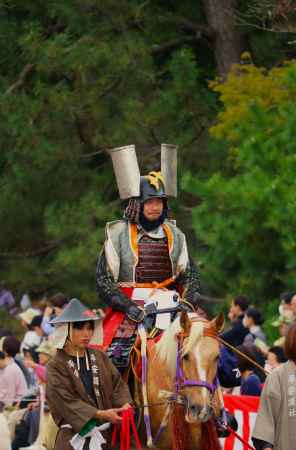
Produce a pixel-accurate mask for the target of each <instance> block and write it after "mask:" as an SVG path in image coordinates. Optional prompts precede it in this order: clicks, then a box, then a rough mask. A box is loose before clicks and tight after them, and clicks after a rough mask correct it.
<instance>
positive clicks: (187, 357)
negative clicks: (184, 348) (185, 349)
mask: <svg viewBox="0 0 296 450" xmlns="http://www.w3.org/2000/svg"><path fill="white" fill-rule="evenodd" d="M183 359H185V361H189V355H188V353H185V355H184V356H183Z"/></svg>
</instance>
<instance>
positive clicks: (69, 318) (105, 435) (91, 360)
mask: <svg viewBox="0 0 296 450" xmlns="http://www.w3.org/2000/svg"><path fill="white" fill-rule="evenodd" d="M100 319H101V318H100V317H98V316H97V315H96V314H94V313H93V312H92V311H90V310H88V309H87V308H86V307H85V306H84V305H82V304H81V303H80V302H79V301H78V300H77V299H73V300H71V302H70V303H69V305H68V306H67V307H66V308H65V309H64V311H63V313H62V314H61V315H60V316H59V317H57V318H56V319H54V321H53V323H54V324H55V326H56V330H55V332H54V345H55V346H56V347H57V349H58V350H57V354H56V356H54V357H53V358H52V359H51V361H50V362H49V364H48V366H47V367H48V383H47V390H46V395H47V400H48V404H49V407H50V411H51V414H52V416H53V419H54V421H55V423H56V424H57V426H58V427H59V431H58V435H57V439H56V443H55V447H54V449H55V450H73V448H74V450H75V449H77V450H78V449H82V448H83V450H88V449H89V448H90V445H91V440H92V444H93V445H94V446H95V447H94V448H96V450H99V449H102V450H106V449H107V448H109V442H110V432H111V425H112V424H117V423H120V421H121V417H120V412H121V411H123V410H124V409H125V408H127V407H129V404H130V403H131V397H130V394H129V390H128V387H127V385H126V383H125V382H124V381H123V380H122V378H121V376H120V374H119V372H118V371H117V369H116V368H115V367H114V366H113V364H112V363H111V361H110V360H109V358H108V357H107V356H106V355H105V354H104V353H103V352H101V351H98V350H92V349H88V348H87V347H88V345H89V344H93V343H94V341H95V343H96V344H98V343H99V342H98V340H99V339H100V330H101V323H100V322H101V320H100ZM106 429H107V431H106ZM70 441H71V443H70Z"/></svg>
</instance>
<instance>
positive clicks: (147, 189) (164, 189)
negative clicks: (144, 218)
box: [110, 144, 177, 201]
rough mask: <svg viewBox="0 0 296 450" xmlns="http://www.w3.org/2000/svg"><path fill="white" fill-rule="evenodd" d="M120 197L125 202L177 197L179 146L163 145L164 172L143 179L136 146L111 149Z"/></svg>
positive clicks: (162, 169) (151, 174) (153, 173)
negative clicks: (131, 199) (135, 199)
mask: <svg viewBox="0 0 296 450" xmlns="http://www.w3.org/2000/svg"><path fill="white" fill-rule="evenodd" d="M110 154H111V158H112V163H113V168H114V172H115V177H116V181H117V186H118V190H119V195H120V198H121V199H122V200H126V199H130V198H140V200H141V201H146V200H148V199H149V198H153V197H158V198H167V197H168V196H172V197H176V196H177V147H176V146H175V145H169V144H161V172H149V174H148V175H146V176H142V177H141V176H140V170H139V165H138V161H137V155H136V151H135V146H134V145H128V146H125V147H117V148H114V149H113V150H110Z"/></svg>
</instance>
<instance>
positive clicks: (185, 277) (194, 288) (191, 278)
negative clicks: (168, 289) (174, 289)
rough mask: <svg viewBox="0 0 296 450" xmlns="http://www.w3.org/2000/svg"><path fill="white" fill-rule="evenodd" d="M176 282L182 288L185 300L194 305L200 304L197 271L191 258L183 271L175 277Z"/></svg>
mask: <svg viewBox="0 0 296 450" xmlns="http://www.w3.org/2000/svg"><path fill="white" fill-rule="evenodd" d="M176 283H177V284H179V285H180V286H181V287H182V288H183V297H184V299H185V300H186V301H187V302H189V303H191V304H192V305H193V306H194V307H197V306H199V307H200V306H202V305H201V299H200V280H199V273H198V270H197V267H196V265H195V264H194V262H193V261H192V259H191V258H189V262H188V264H187V267H186V269H185V271H184V272H182V273H181V274H180V275H179V276H178V278H177V279H176Z"/></svg>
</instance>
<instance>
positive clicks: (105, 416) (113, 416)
mask: <svg viewBox="0 0 296 450" xmlns="http://www.w3.org/2000/svg"><path fill="white" fill-rule="evenodd" d="M125 409H126V408H125V407H124V406H123V407H122V408H112V409H99V410H98V411H97V414H96V419H100V420H106V422H111V423H113V424H116V423H120V422H121V420H122V419H121V417H120V415H119V413H120V412H121V411H124V410H125Z"/></svg>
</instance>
